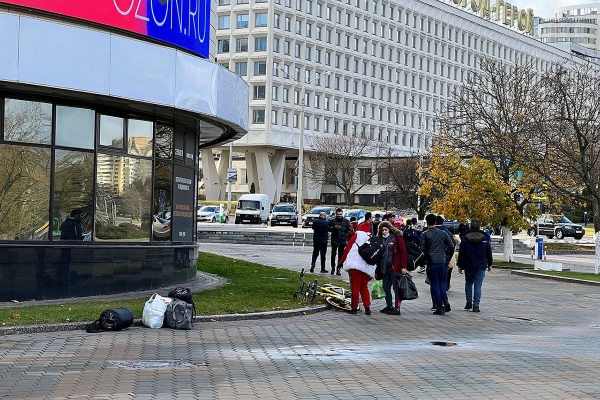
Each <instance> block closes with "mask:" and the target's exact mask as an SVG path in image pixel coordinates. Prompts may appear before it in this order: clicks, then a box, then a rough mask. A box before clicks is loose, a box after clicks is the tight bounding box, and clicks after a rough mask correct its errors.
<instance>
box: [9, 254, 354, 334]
mask: <svg viewBox="0 0 600 400" xmlns="http://www.w3.org/2000/svg"><path fill="white" fill-rule="evenodd" d="M197 265H198V270H199V271H202V272H207V273H211V274H215V275H219V276H221V277H223V278H225V279H227V280H228V281H229V283H228V284H226V285H224V286H221V287H219V288H216V289H212V290H206V291H201V292H198V293H195V294H194V302H195V303H196V310H197V312H198V315H216V314H236V313H237V314H245V313H251V312H264V311H277V310H286V309H293V308H300V307H302V306H303V304H301V302H300V301H299V300H293V298H292V295H293V294H294V292H295V291H296V290H298V287H299V284H300V281H299V273H298V272H296V271H290V270H286V269H280V268H273V267H267V266H264V265H260V264H256V263H251V262H247V261H242V260H236V259H232V258H228V257H223V256H218V255H214V254H210V253H199V254H198V263H197ZM323 278H324V277H323V275H315V274H306V275H305V280H307V281H312V280H314V279H318V280H319V283H320V284H322V283H326V282H328V280H326V279H323ZM333 283H335V284H336V285H339V286H343V287H345V288H347V287H348V284H347V283H345V282H341V281H338V280H336V281H334V282H333ZM182 286H185V285H182ZM159 294H161V295H165V296H166V294H167V293H159ZM117 296H118V295H115V297H117ZM146 300H148V298H147V297H143V298H137V299H115V300H110V301H77V302H76V301H72V300H71V301H70V300H69V299H65V301H64V302H63V303H62V304H55V305H40V306H38V305H33V306H31V305H18V304H16V305H15V306H14V307H9V308H0V326H5V327H6V326H19V325H37V324H55V323H63V322H78V321H92V320H95V319H97V318H98V316H99V315H100V313H101V312H102V311H104V310H106V309H109V308H117V307H127V308H129V309H130V310H131V311H133V315H134V317H135V318H141V317H142V311H143V309H144V304H145V302H146Z"/></svg>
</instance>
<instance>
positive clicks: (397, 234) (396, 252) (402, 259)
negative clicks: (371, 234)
mask: <svg viewBox="0 0 600 400" xmlns="http://www.w3.org/2000/svg"><path fill="white" fill-rule="evenodd" d="M384 227H385V228H388V229H389V231H390V235H391V236H392V239H393V242H392V243H390V245H388V246H389V247H388V249H387V251H386V253H385V257H391V261H392V262H391V265H392V268H393V269H394V272H395V273H397V274H399V273H400V272H401V270H402V269H405V268H406V263H407V260H408V256H407V253H406V243H405V242H404V238H403V237H402V236H403V233H402V231H401V230H399V229H398V228H396V227H395V226H394V225H392V224H391V223H390V222H388V221H383V222H381V223H380V224H379V226H378V227H377V228H378V229H377V236H381V237H383V232H382V228H384ZM390 247H391V251H392V252H391V253H390V250H389V248H390ZM388 259H389V258H388ZM385 262H386V265H389V263H388V262H387V260H385ZM380 264H381V265H380V266H379V267H380V270H381V272H382V273H384V274H385V273H387V271H386V269H387V268H383V266H382V265H383V263H380Z"/></svg>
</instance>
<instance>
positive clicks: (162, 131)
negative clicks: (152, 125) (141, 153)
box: [155, 124, 173, 160]
mask: <svg viewBox="0 0 600 400" xmlns="http://www.w3.org/2000/svg"><path fill="white" fill-rule="evenodd" d="M155 136H156V149H155V151H156V157H159V158H166V159H169V160H172V159H173V127H172V126H169V125H161V124H156V132H155Z"/></svg>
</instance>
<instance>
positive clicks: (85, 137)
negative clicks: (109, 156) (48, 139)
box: [56, 106, 96, 149]
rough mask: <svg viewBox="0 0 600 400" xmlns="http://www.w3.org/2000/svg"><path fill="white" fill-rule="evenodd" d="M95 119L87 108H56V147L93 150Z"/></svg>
mask: <svg viewBox="0 0 600 400" xmlns="http://www.w3.org/2000/svg"><path fill="white" fill-rule="evenodd" d="M95 117H96V113H95V112H94V110H88V109H87V108H75V107H64V106H56V145H58V146H68V147H77V148H81V149H93V148H94V128H95V124H96V121H95Z"/></svg>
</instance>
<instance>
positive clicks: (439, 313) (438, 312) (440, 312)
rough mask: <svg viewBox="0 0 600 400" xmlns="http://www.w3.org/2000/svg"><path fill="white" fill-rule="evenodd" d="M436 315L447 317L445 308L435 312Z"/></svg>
mask: <svg viewBox="0 0 600 400" xmlns="http://www.w3.org/2000/svg"><path fill="white" fill-rule="evenodd" d="M433 313H434V314H435V315H446V312H445V311H444V309H443V308H438V309H437V310H435V311H434V312H433Z"/></svg>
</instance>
